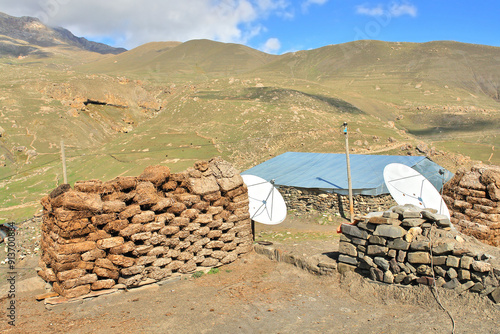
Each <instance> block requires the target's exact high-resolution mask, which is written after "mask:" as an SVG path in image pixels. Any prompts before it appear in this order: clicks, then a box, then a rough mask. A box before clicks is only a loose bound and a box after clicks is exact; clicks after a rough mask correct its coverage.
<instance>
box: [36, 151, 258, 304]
mask: <svg viewBox="0 0 500 334" xmlns="http://www.w3.org/2000/svg"><path fill="white" fill-rule="evenodd" d="M41 203H42V205H43V208H44V211H43V224H42V242H41V248H42V258H41V266H42V270H40V271H39V272H38V274H39V275H40V276H41V277H42V278H43V279H44V280H45V281H47V282H52V283H53V285H52V286H53V289H54V291H55V292H57V293H59V294H60V295H62V296H64V297H68V298H71V297H78V296H81V295H85V294H88V293H89V292H91V291H93V290H101V289H109V288H112V287H116V286H118V285H121V286H122V287H133V286H138V285H142V284H145V283H152V282H155V281H159V280H162V279H164V278H166V277H169V276H171V275H172V274H173V273H190V272H193V271H196V270H197V268H199V267H217V266H220V265H223V264H227V263H230V262H233V261H235V260H236V259H237V258H238V256H239V255H240V254H243V253H247V252H249V251H251V250H252V244H253V238H252V230H251V220H250V215H249V212H248V191H247V188H246V186H245V184H244V183H243V179H242V177H241V176H240V174H239V173H238V172H237V171H236V170H235V169H234V168H233V167H232V166H231V165H230V164H229V163H227V162H226V161H224V160H222V159H219V158H215V159H212V160H211V161H209V162H206V161H201V162H197V163H196V164H195V165H194V168H189V169H187V170H186V171H184V172H181V173H176V174H171V173H170V170H169V168H168V167H166V166H151V167H148V168H146V169H145V170H144V172H143V173H142V174H141V175H139V176H138V177H117V178H115V179H113V180H111V181H107V182H101V181H99V180H90V181H79V182H76V183H75V185H74V188H73V189H72V188H71V187H70V185H68V184H64V185H61V186H59V187H58V188H56V189H55V190H54V191H52V192H51V193H50V195H48V196H45V197H44V198H43V199H42V200H41Z"/></svg>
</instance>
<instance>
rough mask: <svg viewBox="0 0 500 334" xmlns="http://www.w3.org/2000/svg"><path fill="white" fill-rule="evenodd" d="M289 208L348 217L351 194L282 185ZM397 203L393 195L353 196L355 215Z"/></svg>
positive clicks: (282, 192)
mask: <svg viewBox="0 0 500 334" xmlns="http://www.w3.org/2000/svg"><path fill="white" fill-rule="evenodd" d="M278 190H279V191H280V193H281V195H282V196H283V199H284V200H285V202H286V204H287V207H288V209H292V210H296V211H297V212H309V211H312V210H315V211H320V212H325V213H326V212H330V213H332V214H336V213H339V214H340V215H341V216H343V217H346V216H348V215H349V196H343V195H339V194H331V193H325V192H323V191H321V190H317V189H298V188H294V187H286V186H280V187H279V188H278ZM395 205H397V203H396V202H395V201H394V200H393V199H392V197H391V195H378V196H364V195H356V196H353V208H354V214H355V215H364V214H366V213H368V212H374V211H383V210H386V209H389V208H390V207H392V206H395Z"/></svg>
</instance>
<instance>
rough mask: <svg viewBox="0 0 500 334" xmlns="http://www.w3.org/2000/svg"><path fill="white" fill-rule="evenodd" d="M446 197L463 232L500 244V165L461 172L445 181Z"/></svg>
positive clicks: (454, 221) (486, 241) (498, 245)
mask: <svg viewBox="0 0 500 334" xmlns="http://www.w3.org/2000/svg"><path fill="white" fill-rule="evenodd" d="M443 199H444V201H445V202H446V205H447V206H448V208H449V209H450V213H451V221H452V223H453V224H455V225H456V226H457V228H458V229H459V230H460V231H461V232H463V233H465V234H468V235H472V236H474V237H476V238H477V239H479V240H481V241H483V242H485V243H488V244H490V245H493V246H496V247H500V167H498V166H475V167H473V168H472V169H471V170H470V171H459V172H457V173H456V174H455V176H454V177H453V178H452V179H451V180H450V181H449V182H448V183H446V184H445V186H444V189H443Z"/></svg>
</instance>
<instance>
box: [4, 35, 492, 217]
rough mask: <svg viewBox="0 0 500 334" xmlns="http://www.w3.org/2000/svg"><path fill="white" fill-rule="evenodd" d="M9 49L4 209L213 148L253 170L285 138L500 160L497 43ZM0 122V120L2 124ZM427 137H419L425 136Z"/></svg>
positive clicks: (174, 165) (16, 212)
mask: <svg viewBox="0 0 500 334" xmlns="http://www.w3.org/2000/svg"><path fill="white" fill-rule="evenodd" d="M44 50H45V51H46V53H47V54H48V55H50V56H43V57H40V56H36V55H30V56H28V57H27V58H24V59H16V58H0V70H1V71H2V75H3V79H4V80H3V81H2V82H1V83H0V127H1V128H2V129H3V130H4V131H3V133H2V136H1V137H0V166H2V165H5V166H3V167H0V189H2V191H1V192H0V203H1V204H0V222H2V221H8V220H12V219H16V220H19V219H22V218H26V217H29V216H30V215H32V214H33V213H34V212H35V211H36V210H38V209H39V205H38V201H39V199H40V198H41V197H42V196H43V195H44V194H46V193H48V192H49V191H51V190H52V189H53V188H55V187H56V186H57V185H59V184H61V183H62V167H61V160H60V144H61V140H64V144H65V150H66V156H67V165H68V178H69V182H70V184H73V183H74V182H75V181H77V180H82V179H93V178H97V179H102V180H107V179H111V178H113V177H115V176H118V175H138V174H139V173H140V172H141V171H142V170H143V169H144V168H145V167H146V166H148V165H153V164H160V163H161V164H165V165H168V166H169V167H170V168H171V169H172V170H173V171H180V170H183V169H185V168H187V167H188V166H191V165H192V164H193V163H194V162H195V161H196V160H200V159H209V158H211V157H213V156H216V155H221V156H223V157H224V158H226V159H228V160H230V161H232V162H233V163H234V164H235V165H236V166H237V167H238V168H239V169H241V170H244V169H247V168H249V167H252V166H254V165H255V164H258V163H260V162H262V161H265V160H267V159H269V158H270V157H273V156H275V155H278V154H281V153H283V152H286V151H311V152H343V150H344V135H343V134H342V132H341V125H342V123H343V122H348V123H349V129H350V140H351V142H350V147H351V151H352V152H353V153H366V154H427V155H429V156H430V157H431V158H432V159H433V160H435V161H437V162H438V163H440V164H442V165H444V166H446V167H447V168H449V169H451V170H456V169H457V168H459V167H461V166H462V165H464V164H469V163H470V159H467V158H464V157H463V155H466V156H470V157H471V158H472V159H476V160H482V161H485V162H488V161H489V163H495V164H500V155H497V154H496V151H495V149H494V147H495V146H496V147H499V146H500V142H499V139H498V138H500V136H498V135H499V133H498V132H499V130H498V129H499V128H500V127H499V123H500V122H499V121H500V119H499V117H500V116H499V111H500V105H499V101H498V87H499V83H500V80H499V77H500V76H499V73H500V70H499V69H500V66H498V65H499V63H500V49H499V48H492V47H486V46H480V45H469V44H461V43H455V42H432V43H424V44H415V43H387V42H378V41H360V42H354V43H347V44H343V45H330V46H326V47H323V48H319V49H315V50H310V51H299V52H294V53H289V54H285V55H281V56H275V55H268V54H265V53H262V52H260V51H257V50H253V49H250V48H248V47H245V46H242V45H236V44H225V43H218V42H212V41H207V40H196V41H190V42H186V43H178V42H161V43H148V44H145V45H143V46H140V47H138V48H136V49H133V50H130V51H127V52H125V53H122V54H120V55H116V56H103V55H99V54H95V53H89V52H84V51H78V50H74V49H71V48H69V49H65V48H61V47H57V48H48V49H44ZM0 130H1V129H0ZM417 148H418V149H417Z"/></svg>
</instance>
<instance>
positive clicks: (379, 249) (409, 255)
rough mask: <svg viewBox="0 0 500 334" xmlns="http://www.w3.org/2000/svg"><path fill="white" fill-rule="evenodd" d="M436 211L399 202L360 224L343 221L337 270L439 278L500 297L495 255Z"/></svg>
mask: <svg viewBox="0 0 500 334" xmlns="http://www.w3.org/2000/svg"><path fill="white" fill-rule="evenodd" d="M433 211H435V210H432V209H424V210H422V209H419V208H417V207H415V206H411V205H406V206H396V207H394V208H393V209H392V211H386V212H383V213H382V212H380V213H371V214H368V215H366V216H365V217H363V218H362V219H361V220H360V221H358V222H357V224H356V225H349V224H342V235H341V238H340V244H339V259H338V261H339V263H338V269H339V271H340V272H345V271H347V270H354V271H357V272H359V273H361V274H362V275H364V276H366V277H370V278H371V279H372V280H376V281H380V282H385V283H388V284H393V283H398V284H425V285H434V283H435V284H436V286H438V287H443V288H447V289H454V290H456V291H457V292H464V291H466V290H470V291H474V292H478V293H481V294H483V295H490V296H491V297H492V298H493V299H495V301H496V302H500V288H499V279H500V266H499V265H498V263H496V264H494V263H493V262H492V261H494V258H495V256H494V255H493V256H492V255H491V254H486V253H483V252H482V251H481V250H482V248H475V247H473V244H472V243H471V242H472V241H470V242H466V240H465V239H464V238H463V237H461V236H460V233H459V232H458V231H456V230H454V229H452V228H451V223H450V220H449V219H448V218H447V217H446V216H443V215H438V214H435V213H433ZM464 237H466V238H470V237H467V236H465V235H464ZM471 239H473V238H471ZM479 244H480V243H479ZM481 247H488V246H486V245H481ZM491 248H493V247H491ZM494 250H495V251H497V249H494ZM495 254H496V253H495ZM495 266H496V267H495Z"/></svg>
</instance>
